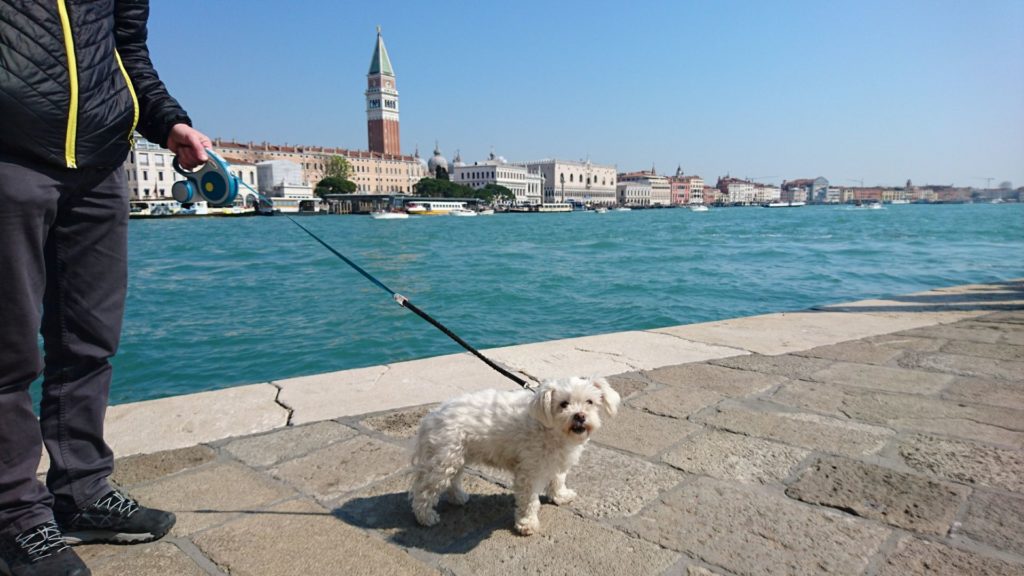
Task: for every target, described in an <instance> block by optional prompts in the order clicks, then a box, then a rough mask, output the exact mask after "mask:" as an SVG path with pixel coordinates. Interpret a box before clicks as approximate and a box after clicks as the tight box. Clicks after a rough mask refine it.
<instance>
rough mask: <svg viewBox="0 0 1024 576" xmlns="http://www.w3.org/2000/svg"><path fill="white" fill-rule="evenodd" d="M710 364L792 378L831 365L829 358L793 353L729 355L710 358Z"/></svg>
mask: <svg viewBox="0 0 1024 576" xmlns="http://www.w3.org/2000/svg"><path fill="white" fill-rule="evenodd" d="M709 362H711V363H712V364H717V365H719V366H725V367H727V368H735V369H737V370H749V371H751V372H761V373H764V374H775V375H776V376H785V377H787V378H791V379H793V380H803V379H806V378H808V377H809V376H810V375H811V374H814V373H815V372H818V371H820V370H824V369H825V368H827V367H829V366H831V365H832V361H831V360H825V359H822V358H811V357H808V356H797V355H795V354H781V355H779V356H764V355H762V354H749V355H746V356H731V357H729V358H719V359H716V360H710V361H709Z"/></svg>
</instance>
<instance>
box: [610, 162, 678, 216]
mask: <svg viewBox="0 0 1024 576" xmlns="http://www.w3.org/2000/svg"><path fill="white" fill-rule="evenodd" d="M616 179H617V180H618V182H619V184H621V183H623V182H638V183H642V184H646V185H647V187H648V188H649V189H650V194H649V196H648V197H647V202H646V205H648V206H668V205H670V204H672V186H671V184H670V183H669V179H668V178H666V177H664V176H658V174H657V173H656V172H655V170H654V167H653V166H652V167H651V169H650V171H646V170H645V171H641V172H626V173H623V174H618V175H616ZM616 196H617V197H621V193H620V192H619V189H618V188H616ZM627 196H628V192H627ZM620 204H621V201H620Z"/></svg>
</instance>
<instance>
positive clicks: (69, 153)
mask: <svg viewBox="0 0 1024 576" xmlns="http://www.w3.org/2000/svg"><path fill="white" fill-rule="evenodd" d="M57 11H58V12H59V13H60V26H61V28H63V29H64V48H65V49H66V50H67V53H68V79H69V80H70V83H71V106H70V107H69V109H68V131H67V136H66V137H65V139H64V159H65V160H66V161H67V164H68V168H76V165H75V164H76V162H75V140H76V139H77V138H78V61H77V60H75V39H74V37H73V36H72V35H71V19H70V18H68V7H67V5H66V4H65V3H64V0H57Z"/></svg>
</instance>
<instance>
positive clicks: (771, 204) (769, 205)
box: [762, 201, 807, 208]
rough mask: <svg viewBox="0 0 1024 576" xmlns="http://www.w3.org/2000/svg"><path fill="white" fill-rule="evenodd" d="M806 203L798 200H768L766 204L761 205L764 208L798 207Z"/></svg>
mask: <svg viewBox="0 0 1024 576" xmlns="http://www.w3.org/2000/svg"><path fill="white" fill-rule="evenodd" d="M806 205H807V203H806V202H799V201H798V202H769V203H767V204H762V206H764V207H765V208H799V207H801V206H806Z"/></svg>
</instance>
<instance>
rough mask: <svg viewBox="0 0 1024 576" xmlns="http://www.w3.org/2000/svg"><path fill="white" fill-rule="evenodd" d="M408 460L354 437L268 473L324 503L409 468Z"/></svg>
mask: <svg viewBox="0 0 1024 576" xmlns="http://www.w3.org/2000/svg"><path fill="white" fill-rule="evenodd" d="M409 457H410V455H409V453H408V452H407V451H406V450H404V449H402V448H400V447H398V446H395V445H393V444H388V443H385V442H381V441H380V440H376V439H373V438H367V437H365V436H357V437H355V438H353V439H351V440H346V441H344V442H338V443H337V444H331V445H330V446H327V447H326V448H321V449H320V450H317V451H315V452H311V453H309V454H307V455H306V456H302V457H300V458H296V459H294V460H289V461H288V462H285V463H284V464H281V465H280V466H277V467H275V468H272V469H270V470H269V473H270V474H271V475H273V476H274V477H275V478H278V479H280V480H283V481H285V482H287V483H288V484H290V485H292V486H295V487H296V488H298V489H299V490H300V491H302V492H303V493H305V494H309V495H310V496H313V497H315V498H316V499H317V500H320V501H326V500H333V499H336V498H338V497H340V496H342V495H343V494H345V493H347V492H351V491H353V490H357V489H359V488H362V487H363V486H366V485H367V484H370V483H371V482H375V481H377V480H380V479H382V478H384V477H386V476H389V475H391V474H393V473H395V472H397V471H399V470H402V469H403V468H405V467H407V466H408V465H409Z"/></svg>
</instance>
